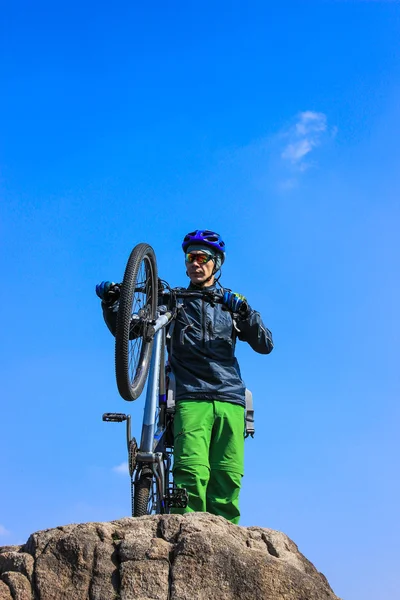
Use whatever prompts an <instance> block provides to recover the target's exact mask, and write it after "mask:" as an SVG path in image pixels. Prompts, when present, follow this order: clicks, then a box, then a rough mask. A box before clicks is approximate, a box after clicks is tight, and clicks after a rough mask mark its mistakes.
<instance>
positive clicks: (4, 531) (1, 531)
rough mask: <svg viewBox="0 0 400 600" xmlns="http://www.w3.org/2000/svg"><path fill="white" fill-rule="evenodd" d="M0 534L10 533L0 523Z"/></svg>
mask: <svg viewBox="0 0 400 600" xmlns="http://www.w3.org/2000/svg"><path fill="white" fill-rule="evenodd" d="M0 535H10V531H8V529H6V528H5V527H4V525H1V524H0Z"/></svg>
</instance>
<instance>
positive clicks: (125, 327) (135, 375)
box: [115, 244, 157, 400]
mask: <svg viewBox="0 0 400 600" xmlns="http://www.w3.org/2000/svg"><path fill="white" fill-rule="evenodd" d="M156 310H157V263H156V257H155V254H154V250H153V248H152V247H151V246H149V245H148V244H138V245H137V246H135V248H134V249H133V250H132V252H131V255H130V257H129V259H128V263H127V265H126V269H125V274H124V279H123V282H122V286H121V296H120V300H119V308H118V315H117V327H116V333H115V374H116V378H117V386H118V391H119V393H120V395H121V396H122V398H124V400H136V398H138V397H139V396H140V394H141V393H142V390H143V387H144V384H145V381H146V377H147V373H148V370H149V366H150V357H151V350H152V346H153V342H152V341H150V342H148V341H146V340H145V335H146V330H147V327H148V325H149V323H150V322H151V321H153V320H154V319H155V316H156Z"/></svg>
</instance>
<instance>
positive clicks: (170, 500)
mask: <svg viewBox="0 0 400 600" xmlns="http://www.w3.org/2000/svg"><path fill="white" fill-rule="evenodd" d="M111 293H115V294H119V306H118V313H117V324H116V332H115V374H116V380H117V387H118V391H119V393H120V395H121V396H122V398H124V400H127V401H133V400H136V399H137V398H138V397H139V396H140V394H141V393H142V391H143V388H144V385H145V383H146V380H147V392H146V400H145V405H144V414H143V423H142V433H141V439H140V443H139V444H138V443H137V441H136V439H135V438H134V437H132V436H131V418H130V416H129V415H126V414H123V413H105V414H104V415H103V420H104V421H107V422H124V421H126V441H127V449H128V466H129V474H130V477H131V501H132V516H135V517H138V516H142V515H145V514H155V513H157V514H165V513H169V512H170V510H171V508H174V507H175V508H177V507H178V508H184V507H185V506H186V505H187V501H188V495H187V492H186V490H184V489H182V488H177V487H176V486H175V485H174V481H173V475H172V459H173V418H174V409H175V398H174V395H175V394H174V387H175V386H174V377H173V373H172V372H171V371H170V369H169V368H168V364H167V365H166V361H165V359H166V356H165V348H166V336H167V328H168V326H169V325H170V323H171V322H172V321H173V319H174V318H175V316H176V314H177V311H178V310H180V309H181V308H182V305H181V304H180V300H181V299H184V298H188V297H197V298H198V297H202V298H203V299H204V300H206V301H208V302H210V303H222V294H221V292H219V293H218V292H216V291H207V290H205V291H189V290H184V289H180V288H171V287H170V286H169V285H168V283H167V282H165V281H163V280H160V279H158V274H157V262H156V257H155V254H154V250H153V248H152V247H151V246H149V245H148V244H144V243H142V244H138V245H137V246H135V248H134V249H133V250H132V252H131V254H130V256H129V259H128V262H127V265H126V269H125V274H124V278H123V281H122V283H121V284H115V286H114V290H112V292H111ZM246 404H247V412H246V431H247V434H248V435H251V436H253V434H254V425H253V423H254V419H253V410H252V399H251V393H250V392H249V391H248V390H247V391H246Z"/></svg>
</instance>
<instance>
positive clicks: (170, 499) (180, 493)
mask: <svg viewBox="0 0 400 600" xmlns="http://www.w3.org/2000/svg"><path fill="white" fill-rule="evenodd" d="M165 500H166V503H167V505H168V506H169V508H186V507H187V504H188V501H189V495H188V493H187V491H186V490H185V489H184V488H177V487H174V486H171V487H170V488H169V489H168V493H167V496H166V498H165Z"/></svg>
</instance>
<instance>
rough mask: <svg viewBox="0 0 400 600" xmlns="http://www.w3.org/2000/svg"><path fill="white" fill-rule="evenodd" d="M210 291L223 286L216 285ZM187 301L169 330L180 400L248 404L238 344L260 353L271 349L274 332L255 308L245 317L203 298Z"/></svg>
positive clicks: (170, 351) (170, 350)
mask: <svg viewBox="0 0 400 600" xmlns="http://www.w3.org/2000/svg"><path fill="white" fill-rule="evenodd" d="M189 289H196V288H192V286H189ZM207 290H213V291H218V290H217V289H216V288H215V287H214V286H213V287H209V288H207ZM221 295H223V290H221ZM181 304H183V307H182V309H180V310H179V311H178V315H177V317H176V319H175V321H173V322H172V324H171V326H170V329H169V334H168V339H169V341H168V349H169V362H170V365H171V369H172V371H173V373H174V375H175V379H176V400H177V401H179V400H185V399H187V400H202V399H205V400H226V401H228V402H233V403H235V404H241V405H243V406H244V405H245V389H246V386H245V384H244V382H243V380H242V378H241V374H240V368H239V363H238V361H237V359H236V357H235V345H236V340H237V339H239V340H241V341H244V342H247V343H248V344H250V346H251V347H252V348H253V350H255V351H256V352H258V353H260V354H268V353H269V352H271V350H272V348H273V343H272V335H271V332H270V331H269V330H268V329H267V328H266V327H265V325H264V324H263V322H262V320H261V316H260V314H259V313H258V312H256V311H255V310H252V309H250V311H249V315H248V317H247V318H245V319H243V318H240V317H239V316H238V315H236V314H235V315H232V314H231V313H230V312H228V311H227V310H224V309H223V307H222V305H221V304H213V305H212V304H210V303H209V302H207V301H205V300H203V299H201V298H185V299H183V300H181Z"/></svg>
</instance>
